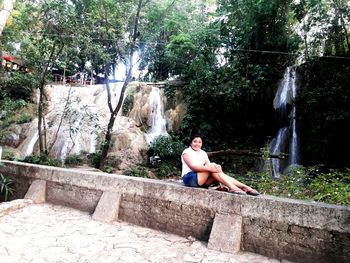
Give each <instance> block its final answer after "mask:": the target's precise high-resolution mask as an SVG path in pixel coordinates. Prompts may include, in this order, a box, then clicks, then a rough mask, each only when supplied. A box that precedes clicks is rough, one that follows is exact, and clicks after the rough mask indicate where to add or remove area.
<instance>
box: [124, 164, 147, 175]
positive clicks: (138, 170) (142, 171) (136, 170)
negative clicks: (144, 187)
mask: <svg viewBox="0 0 350 263" xmlns="http://www.w3.org/2000/svg"><path fill="white" fill-rule="evenodd" d="M125 175H127V176H134V177H143V178H148V171H147V169H146V168H145V167H142V166H135V167H132V168H130V169H129V170H127V171H125Z"/></svg>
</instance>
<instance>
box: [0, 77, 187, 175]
mask: <svg viewBox="0 0 350 263" xmlns="http://www.w3.org/2000/svg"><path fill="white" fill-rule="evenodd" d="M155 88H156V89H158V88H159V90H157V92H158V94H159V95H160V100H159V102H158V103H161V109H166V112H162V115H163V117H164V118H165V120H166V125H165V126H166V131H163V133H166V132H169V131H176V130H178V129H179V127H180V125H181V121H182V119H183V116H184V114H185V111H186V110H185V106H184V104H183V103H182V96H181V93H180V92H176V94H175V96H174V98H172V99H171V102H170V101H169V100H167V99H166V98H165V95H164V87H159V85H157V86H155V85H151V84H145V83H131V84H130V85H129V87H128V89H127V97H126V98H125V100H124V103H126V102H125V101H126V100H127V99H128V100H129V103H130V105H129V106H130V108H129V110H128V112H127V114H125V115H126V116H122V114H121V111H120V112H119V113H118V116H117V119H116V121H115V124H114V127H113V133H112V148H111V149H110V153H109V156H113V157H116V158H117V159H119V160H121V163H120V164H119V167H118V168H119V169H125V168H126V167H128V166H130V165H132V164H135V163H137V162H139V160H140V159H143V158H144V157H145V153H146V152H147V149H148V147H149V138H148V137H147V136H148V133H150V132H154V131H153V130H152V126H153V125H155V124H157V123H154V118H152V116H153V115H154V114H155V113H156V111H157V110H158V108H157V106H154V102H153V101H152V100H151V99H150V94H151V92H152V91H154V89H155ZM46 91H47V97H48V100H49V105H48V108H47V112H46V116H45V120H46V127H47V141H48V145H49V146H50V148H51V150H50V155H51V156H52V157H55V158H58V159H65V158H66V157H67V156H68V155H71V154H77V153H80V152H87V153H93V152H95V151H96V150H97V148H98V147H99V144H100V142H101V141H102V140H103V139H104V129H105V128H106V127H107V123H108V121H109V116H110V112H109V109H108V105H107V92H106V91H105V88H104V87H103V86H102V85H95V86H89V87H68V86H49V87H47V89H46ZM119 92H120V86H118V85H115V86H113V87H111V93H112V94H111V95H112V96H111V97H112V105H113V107H115V105H116V103H117V101H118V99H119ZM128 96H129V98H128ZM67 101H68V103H67ZM156 109H157V110H156ZM163 111H164V110H163ZM158 113H159V112H158ZM37 122H38V121H37V119H34V120H33V121H32V122H31V123H27V124H22V125H15V126H13V127H11V129H10V132H9V133H8V135H7V136H6V137H5V139H4V140H3V142H2V144H3V145H7V146H9V147H10V148H13V149H15V150H16V151H17V152H20V154H19V156H27V155H30V154H32V153H33V152H35V151H37V148H38V146H37V144H38V132H37ZM164 129H165V128H164ZM57 131H58V132H57ZM155 136H156V135H155ZM152 138H153V137H152Z"/></svg>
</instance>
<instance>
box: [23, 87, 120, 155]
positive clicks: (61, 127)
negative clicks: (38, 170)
mask: <svg viewBox="0 0 350 263" xmlns="http://www.w3.org/2000/svg"><path fill="white" fill-rule="evenodd" d="M46 90H47V93H48V96H49V107H48V110H47V114H46V115H45V121H46V129H47V136H48V140H47V141H48V146H49V147H50V145H51V144H52V143H53V145H52V150H51V151H50V154H51V155H52V156H54V157H56V158H59V159H65V158H66V157H67V155H68V154H74V153H80V152H82V151H84V152H88V153H91V152H94V151H95V150H96V144H97V138H98V137H97V134H98V133H99V132H101V130H102V128H103V129H104V128H105V127H106V125H107V121H108V119H109V110H108V107H107V98H106V96H107V95H106V94H107V93H106V91H105V90H104V87H103V86H102V85H94V86H89V87H68V86H54V87H47V89H46ZM119 90H120V85H119V86H118V85H112V86H111V93H112V97H113V98H114V97H116V96H119ZM37 126H38V120H37V119H35V120H33V121H32V122H31V124H30V126H29V128H28V132H27V138H26V140H24V141H23V143H22V144H21V145H20V149H21V151H22V154H23V155H24V156H28V155H30V154H32V153H33V151H34V147H35V144H36V143H37V142H38V137H39V136H38V130H37ZM117 127H118V124H117V125H116V128H117ZM57 131H58V132H57ZM56 133H57V137H56Z"/></svg>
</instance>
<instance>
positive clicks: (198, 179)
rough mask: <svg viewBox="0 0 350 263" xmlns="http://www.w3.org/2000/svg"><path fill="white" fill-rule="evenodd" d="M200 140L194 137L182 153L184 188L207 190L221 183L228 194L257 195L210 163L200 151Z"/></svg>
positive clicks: (216, 165)
mask: <svg viewBox="0 0 350 263" xmlns="http://www.w3.org/2000/svg"><path fill="white" fill-rule="evenodd" d="M201 148H202V138H201V136H200V135H194V136H193V137H192V138H191V145H190V147H188V148H187V149H185V150H184V151H183V152H182V155H181V162H182V174H181V177H182V180H183V182H184V185H185V186H190V187H204V188H208V187H209V186H210V185H212V184H214V183H217V182H219V183H222V184H223V185H225V186H226V187H228V189H229V190H228V192H230V193H233V194H239V195H246V194H249V195H254V196H257V195H259V193H258V191H256V190H255V189H253V188H251V187H249V186H247V185H245V184H243V183H241V182H239V181H238V180H236V179H234V178H232V177H230V176H228V175H227V174H225V173H224V172H223V171H222V168H221V165H219V164H216V163H211V162H210V160H209V157H208V154H207V153H206V152H205V151H203V150H202V149H201Z"/></svg>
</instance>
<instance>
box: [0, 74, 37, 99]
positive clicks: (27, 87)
mask: <svg viewBox="0 0 350 263" xmlns="http://www.w3.org/2000/svg"><path fill="white" fill-rule="evenodd" d="M37 86H38V81H37V80H36V79H35V78H34V77H33V76H32V75H31V74H26V73H22V72H11V74H10V75H6V76H5V77H4V78H1V79H0V98H4V97H5V96H7V97H9V98H11V99H12V100H24V101H26V102H29V101H30V100H31V97H32V95H33V90H34V88H36V87H37Z"/></svg>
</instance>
